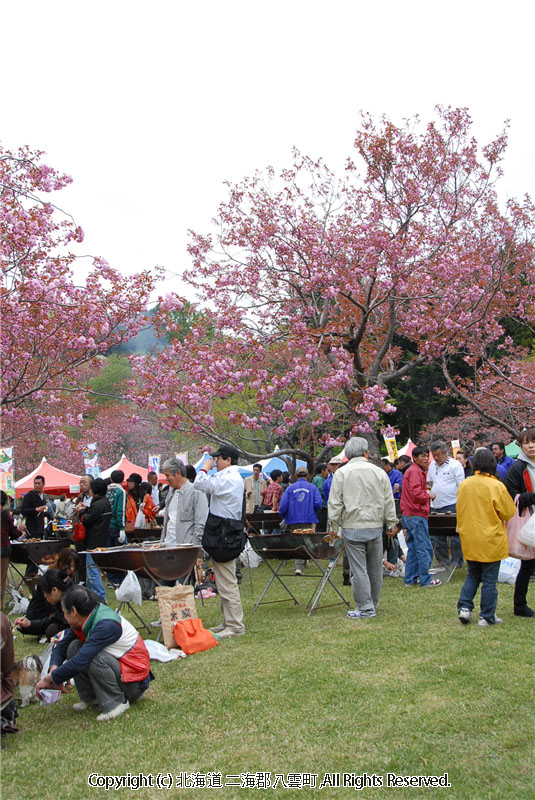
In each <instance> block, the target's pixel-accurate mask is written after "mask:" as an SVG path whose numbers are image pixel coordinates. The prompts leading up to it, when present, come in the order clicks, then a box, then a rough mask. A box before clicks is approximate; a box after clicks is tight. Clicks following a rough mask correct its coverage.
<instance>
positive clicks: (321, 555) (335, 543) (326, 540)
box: [249, 531, 349, 617]
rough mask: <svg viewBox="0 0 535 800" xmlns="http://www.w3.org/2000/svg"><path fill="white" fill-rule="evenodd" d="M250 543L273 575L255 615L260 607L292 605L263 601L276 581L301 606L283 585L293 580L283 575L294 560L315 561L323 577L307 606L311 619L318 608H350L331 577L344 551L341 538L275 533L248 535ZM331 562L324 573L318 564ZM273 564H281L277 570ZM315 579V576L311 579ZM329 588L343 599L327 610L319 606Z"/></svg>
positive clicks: (276, 601) (286, 600)
mask: <svg viewBox="0 0 535 800" xmlns="http://www.w3.org/2000/svg"><path fill="white" fill-rule="evenodd" d="M249 541H250V542H251V547H252V548H253V550H254V551H255V552H256V553H258V555H260V556H262V558H263V560H264V561H265V563H266V565H267V567H268V568H269V570H270V571H271V573H272V574H271V577H270V579H269V581H268V583H267V585H266V587H265V589H264V591H263V592H262V594H261V595H260V598H259V600H258V601H257V603H256V605H255V607H254V609H253V611H256V610H257V608H258V606H259V605H265V604H267V603H283V602H289V598H284V599H283V600H264V597H265V596H266V595H267V593H268V592H269V590H270V588H271V586H272V584H273V583H274V582H275V580H278V581H279V583H280V584H281V586H282V587H283V588H284V590H285V591H286V592H287V593H288V594H289V595H290V598H291V599H292V600H293V601H294V603H295V605H300V603H299V601H298V600H297V598H296V597H295V595H294V594H293V593H292V591H291V590H290V589H289V587H288V586H287V585H286V583H285V582H284V580H283V578H293V577H294V576H293V575H292V574H283V573H281V572H280V570H281V568H282V566H283V564H284V563H285V562H286V561H287V560H289V559H294V558H298V559H299V558H300V559H309V560H310V561H312V562H313V563H314V564H315V565H316V566H317V568H318V569H319V571H320V573H321V577H320V579H319V581H318V583H317V585H316V586H315V588H314V591H313V592H312V595H311V597H310V599H309V601H308V603H307V605H306V607H307V608H309V612H308V614H307V616H309V617H310V616H311V615H312V614H313V613H314V612H315V611H316V610H317V609H318V608H327V607H329V606H332V605H340V604H341V603H344V604H345V605H346V606H348V607H349V602H348V601H347V600H346V599H345V597H344V596H343V594H342V593H341V592H340V591H339V589H338V587H337V586H335V585H334V583H333V582H332V581H331V574H332V572H333V570H334V568H335V566H336V564H337V563H338V559H339V558H340V555H341V553H342V550H343V541H342V539H339V538H338V537H330V536H329V535H326V534H324V533H295V532H293V531H292V532H288V533H276V534H271V535H269V534H268V535H266V534H249ZM325 559H328V560H329V564H328V566H327V569H323V567H322V565H321V564H320V563H319V561H320V560H325ZM270 561H278V562H279V564H278V565H277V567H276V568H275V569H274V568H273V567H272V566H271V564H270ZM310 577H316V576H312V575H311V576H310ZM328 583H329V584H330V585H331V586H332V588H333V589H334V590H335V592H336V593H337V594H338V596H339V597H340V598H341V600H340V601H337V602H336V603H329V604H327V605H324V606H320V605H319V601H320V598H321V595H322V594H323V591H324V589H325V587H326V586H327V584H328Z"/></svg>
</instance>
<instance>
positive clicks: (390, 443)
mask: <svg viewBox="0 0 535 800" xmlns="http://www.w3.org/2000/svg"><path fill="white" fill-rule="evenodd" d="M383 439H384V440H385V444H386V449H387V451H388V460H389V461H392V462H394V461H395V460H396V458H397V457H398V446H397V444H396V437H395V436H389V437H388V438H387V437H386V436H383Z"/></svg>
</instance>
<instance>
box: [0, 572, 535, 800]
mask: <svg viewBox="0 0 535 800" xmlns="http://www.w3.org/2000/svg"><path fill="white" fill-rule="evenodd" d="M284 571H285V572H288V571H289V568H286V569H285V570H284ZM313 572H315V569H314V567H312V568H309V570H308V574H312V573H313ZM464 576H465V570H460V571H457V572H456V573H455V575H454V577H453V578H452V581H451V582H450V583H449V584H447V585H444V586H442V587H438V588H436V589H435V588H434V589H425V590H422V589H419V588H417V587H414V588H412V587H411V588H409V587H405V586H404V585H403V581H402V580H399V579H391V578H387V579H385V583H384V585H383V592H382V596H381V605H380V609H379V613H378V616H377V617H376V618H375V619H371V620H363V621H359V620H350V619H348V618H347V617H346V614H345V610H344V607H343V606H342V605H338V606H331V607H329V608H323V609H320V610H318V611H317V612H316V614H315V615H314V616H313V617H312V618H310V619H308V618H307V616H306V609H305V607H304V604H305V603H306V601H307V600H308V597H309V595H310V594H311V592H312V588H313V585H314V582H313V581H312V580H311V579H310V578H309V577H305V578H294V577H291V578H290V579H289V580H288V582H289V584H290V586H291V588H292V591H294V593H295V594H296V595H297V597H298V598H299V600H301V601H302V602H303V605H301V606H294V605H293V603H291V602H288V603H274V604H271V605H262V606H260V608H259V609H258V611H257V612H256V613H253V611H252V608H253V605H254V602H255V600H256V599H257V598H258V597H259V595H260V592H261V590H262V588H263V586H264V585H265V583H266V581H267V578H268V571H267V568H266V566H265V565H262V566H261V567H259V568H258V569H256V570H254V572H253V581H254V592H251V587H250V585H249V583H248V584H247V588H246V590H245V594H244V595H243V604H244V609H245V621H246V625H247V634H246V635H245V636H243V637H236V638H233V639H226V640H223V641H222V642H221V643H220V644H219V646H218V647H216V648H213V649H212V650H209V651H207V652H206V653H200V654H197V655H194V656H190V657H188V658H185V659H180V660H179V661H176V662H170V663H168V664H161V663H158V662H153V672H154V673H155V675H156V678H157V679H156V680H155V681H153V683H152V685H151V688H150V689H149V690H148V692H147V693H146V695H145V697H144V698H143V699H142V700H141V701H140V702H139V703H138V704H137V705H135V706H133V707H132V708H131V709H130V710H129V711H128V712H127V713H126V714H124V715H123V716H121V717H119V718H118V719H116V720H113V721H111V722H107V723H97V722H96V721H95V717H96V713H97V712H96V711H92V710H91V711H86V712H83V713H78V714H76V713H75V712H73V710H72V705H73V703H74V702H76V700H77V693H76V692H75V691H73V692H72V693H71V694H70V695H69V696H65V697H62V698H61V699H60V701H59V702H58V703H57V704H55V705H53V706H51V707H40V706H39V705H32V706H31V707H30V708H25V709H22V710H21V711H20V716H19V720H18V724H19V728H20V732H19V733H18V734H17V735H16V736H12V737H10V738H9V739H7V740H6V741H4V742H3V746H2V798H3V800H21V799H22V798H25V799H26V800H34V798H35V800H48V798H56V797H57V796H61V795H63V796H65V797H68V798H69V799H71V798H72V800H77V799H78V798H101V797H136V798H163V797H166V796H173V797H176V796H179V795H181V796H184V797H188V798H209V797H214V793H215V796H221V797H225V798H242V800H243V799H244V798H248V797H256V796H259V795H261V794H262V792H261V790H259V789H258V788H239V787H238V786H231V785H227V786H225V785H224V786H223V788H219V789H217V788H180V787H176V786H175V787H174V788H173V789H171V790H167V789H165V788H161V789H158V788H157V787H156V786H155V787H153V788H142V789H139V790H138V791H134V789H119V790H118V791H115V790H113V789H112V790H110V791H105V790H104V789H103V788H90V787H89V786H88V783H87V779H88V776H89V775H90V774H91V773H98V774H99V775H126V774H127V773H131V774H132V775H136V776H137V775H138V774H139V773H143V774H145V775H153V776H156V775H157V774H158V773H162V774H164V775H167V774H168V773H170V774H171V775H172V776H173V780H175V778H176V776H180V775H181V773H188V774H191V773H200V775H201V776H202V775H207V774H208V773H222V782H223V784H225V781H226V780H228V782H229V783H236V782H237V780H229V779H227V776H231V775H232V776H237V775H241V774H244V773H271V775H270V777H271V781H272V782H274V781H275V780H276V778H275V775H276V774H279V775H282V776H283V778H284V780H285V781H286V782H288V774H289V773H301V774H302V773H308V774H309V775H315V774H317V776H318V777H317V779H316V782H317V786H316V788H315V789H313V788H308V787H305V788H302V789H299V788H282V786H281V783H279V785H278V787H277V788H276V789H268V790H266V791H267V795H268V796H274V797H283V798H293V797H301V798H303V797H312V796H314V797H315V796H318V797H325V798H339V797H350V796H353V795H354V794H355V789H354V788H349V787H346V788H344V787H343V786H340V787H339V788H332V787H324V788H322V789H320V788H319V784H320V783H321V781H322V779H323V778H324V775H325V773H336V775H340V780H341V781H342V779H343V778H342V773H349V774H350V775H351V774H352V775H355V776H363V775H364V774H366V775H367V776H372V775H374V774H375V775H376V776H378V777H376V778H375V782H376V784H377V783H378V782H379V778H382V780H383V784H384V785H383V786H382V787H379V786H377V785H376V786H375V787H369V788H364V789H363V790H362V791H358V792H357V793H356V794H357V796H359V797H364V798H383V797H399V796H402V797H419V796H423V795H427V796H430V795H431V794H432V795H433V796H435V795H436V794H439V795H441V796H445V797H447V798H449V799H450V798H462V799H463V800H465V799H466V798H476V799H477V800H479V798H500V799H502V798H528V797H529V798H531V797H533V796H534V795H535V785H534V767H533V763H534V749H535V748H534V741H535V736H534V733H535V722H534V704H533V696H534V692H533V685H534V677H533V676H534V675H535V671H534V667H535V648H534V646H533V641H534V635H535V623H534V622H533V621H532V620H530V619H521V618H518V617H513V613H512V594H513V590H512V587H511V586H507V585H503V584H500V585H499V601H498V614H499V616H501V617H503V620H504V624H503V625H500V626H496V627H495V628H489V629H481V628H478V627H477V625H470V626H464V627H463V626H461V625H460V624H459V622H458V621H457V618H456V602H457V598H458V595H459V591H460V587H461V584H462V582H463V580H464ZM334 580H335V582H336V583H337V585H339V586H341V582H342V575H341V569H340V568H337V569H336V571H335V578H334ZM343 591H344V594H345V596H346V597H348V599H351V595H350V589H349V588H348V587H344V590H343ZM530 591H531V594H533V591H534V589H531V590H530ZM109 596H110V599H111V593H109ZM276 597H283V593H282V590H281V589H280V588H279V589H272V590H271V592H270V594H269V595H268V598H267V599H274V598H276ZM322 599H323V602H325V603H328V602H334V601H335V599H337V598H336V596H335V594H334V592H333V591H332V590H331V589H330V587H327V589H326V590H325V593H324V595H323V598H322ZM197 608H198V612H199V615H200V616H201V617H202V619H203V621H204V623H205V625H206V626H207V627H208V626H210V625H214V624H216V623H217V622H219V613H218V611H219V601H218V600H217V599H211V600H207V601H205V606H204V608H203V607H202V606H201V604H200V602H198V603H197ZM142 614H143V616H144V617H145V618H146V619H148V620H154V619H156V618H157V617H158V607H157V604H156V603H154V602H145V603H144V604H143V611H142ZM35 642H36V640H35V639H34V638H31V637H27V638H25V639H23V637H22V635H21V634H18V635H17V638H16V641H15V649H16V654H17V657H20V656H22V655H24V654H26V653H29V652H39V651H40V650H41V649H42V648H41V647H39V646H38V645H36V643H35ZM4 738H5V737H4ZM446 772H447V773H448V777H449V782H450V784H451V786H450V787H449V788H435V789H429V788H427V789H425V788H388V787H387V786H386V781H387V773H395V774H397V775H425V776H429V775H437V776H441V775H443V774H444V773H446ZM200 780H201V781H202V778H200ZM279 780H280V779H279ZM305 780H307V779H305ZM370 780H373V778H370ZM310 782H312V779H310ZM266 791H264V793H263V794H264V795H265V794H266Z"/></svg>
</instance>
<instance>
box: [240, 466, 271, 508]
mask: <svg viewBox="0 0 535 800" xmlns="http://www.w3.org/2000/svg"><path fill="white" fill-rule="evenodd" d="M261 472H262V465H261V464H253V474H252V475H250V476H249V477H248V478H245V481H244V483H245V513H246V514H252V513H253V512H254V511H261V510H262V503H263V498H262V495H263V494H264V492H265V491H266V489H267V482H266V481H265V480H264V478H263V477H262V476H261V474H260V473H261Z"/></svg>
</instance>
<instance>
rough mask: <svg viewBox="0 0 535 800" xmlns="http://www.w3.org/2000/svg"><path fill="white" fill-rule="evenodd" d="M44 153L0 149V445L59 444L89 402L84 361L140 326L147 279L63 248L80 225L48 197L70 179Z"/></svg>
mask: <svg viewBox="0 0 535 800" xmlns="http://www.w3.org/2000/svg"><path fill="white" fill-rule="evenodd" d="M42 157H43V154H42V153H41V152H33V151H31V150H30V149H28V148H21V149H19V150H18V151H16V152H13V151H9V150H4V149H1V150H0V242H1V251H0V265H1V283H0V301H1V307H2V327H1V353H2V382H1V393H0V397H1V414H2V439H3V443H4V444H16V443H17V442H20V441H22V440H24V439H25V438H26V439H28V440H29V441H31V440H35V438H36V434H37V433H39V434H46V436H47V437H48V442H49V445H52V446H58V447H60V446H63V445H66V443H67V435H66V432H65V431H66V429H68V428H69V427H71V428H76V427H78V428H79V427H81V426H82V422H83V416H84V414H87V413H88V410H89V408H90V401H89V398H88V397H87V396H86V394H85V386H84V385H83V380H82V374H83V368H84V365H86V364H87V363H89V362H92V361H93V360H94V359H95V357H97V356H98V355H99V354H102V353H105V352H106V351H107V350H108V348H110V347H111V346H112V345H116V344H118V343H119V342H121V341H123V340H124V339H127V338H129V337H130V336H132V335H135V333H136V332H137V331H138V330H139V329H140V327H141V326H142V325H143V323H144V310H145V307H146V303H147V301H148V298H149V295H150V292H151V289H152V287H153V280H154V275H151V274H150V273H149V272H142V273H141V274H138V275H136V276H130V277H124V276H122V275H120V274H119V273H118V272H117V271H116V270H114V269H112V268H111V267H110V266H109V264H108V263H107V262H106V261H105V260H104V259H103V258H98V257H97V258H92V257H86V258H85V259H84V262H83V263H84V265H85V276H84V277H83V278H81V279H80V280H78V279H77V278H76V277H75V276H76V275H78V274H81V273H82V269H81V267H80V265H79V264H78V265H76V270H75V264H76V257H75V255H74V253H73V252H72V250H73V249H74V248H75V244H76V243H80V242H82V241H83V231H82V229H81V228H80V227H79V226H78V225H76V223H75V222H74V220H73V219H72V218H71V217H69V216H68V215H66V214H64V213H63V212H61V211H60V209H58V208H57V207H56V206H55V205H54V204H53V203H52V202H51V201H50V200H47V199H46V198H47V195H50V193H52V192H57V191H59V190H61V189H62V188H64V187H65V186H66V185H67V184H68V183H70V182H71V178H69V177H68V176H66V175H62V174H60V173H59V172H57V171H56V170H54V169H53V168H52V167H49V166H47V165H46V164H44V163H43V162H42Z"/></svg>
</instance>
